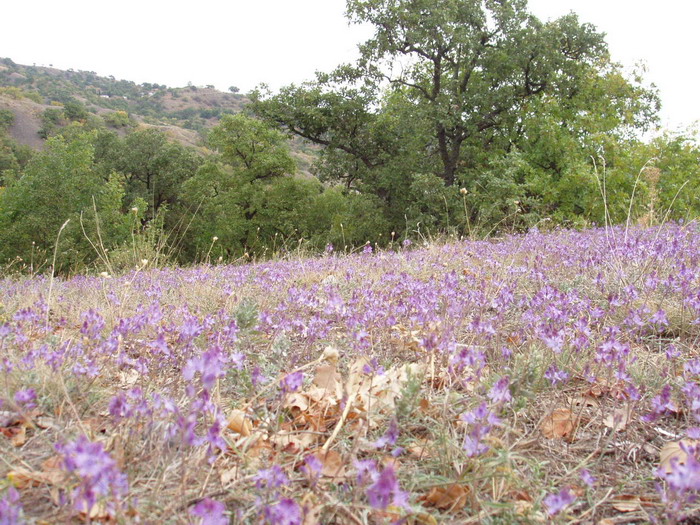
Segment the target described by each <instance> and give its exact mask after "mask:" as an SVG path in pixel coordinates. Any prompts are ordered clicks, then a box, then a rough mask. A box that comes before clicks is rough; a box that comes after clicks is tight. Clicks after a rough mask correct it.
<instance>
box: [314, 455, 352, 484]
mask: <svg viewBox="0 0 700 525" xmlns="http://www.w3.org/2000/svg"><path fill="white" fill-rule="evenodd" d="M313 455H314V456H316V459H318V460H319V461H320V462H321V465H322V467H321V475H322V476H326V477H328V478H339V477H344V476H345V474H346V462H345V461H344V460H343V457H342V456H341V455H340V454H339V453H338V452H336V451H335V450H323V449H318V450H316V451H314V452H313Z"/></svg>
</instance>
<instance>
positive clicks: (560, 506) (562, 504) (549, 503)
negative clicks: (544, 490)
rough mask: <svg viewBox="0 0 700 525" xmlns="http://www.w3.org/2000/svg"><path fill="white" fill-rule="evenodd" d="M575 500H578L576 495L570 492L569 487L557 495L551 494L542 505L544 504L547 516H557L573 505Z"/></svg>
mask: <svg viewBox="0 0 700 525" xmlns="http://www.w3.org/2000/svg"><path fill="white" fill-rule="evenodd" d="M574 500H576V496H575V495H574V493H573V492H571V490H569V489H568V488H567V487H564V488H563V489H561V490H560V491H559V492H557V493H555V494H550V495H549V496H547V497H546V498H544V500H543V501H542V503H544V506H545V509H546V511H547V514H549V515H550V516H555V515H556V514H559V513H560V512H561V511H562V510H564V509H565V508H566V507H568V506H569V505H571V504H572V503H573V502H574Z"/></svg>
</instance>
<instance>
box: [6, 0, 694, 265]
mask: <svg viewBox="0 0 700 525" xmlns="http://www.w3.org/2000/svg"><path fill="white" fill-rule="evenodd" d="M348 16H349V17H350V19H351V20H352V21H354V22H363V23H370V24H373V25H374V26H375V28H376V32H375V34H374V36H373V37H372V38H370V39H369V40H368V41H367V42H365V43H364V44H362V46H361V47H360V49H361V51H362V54H361V57H360V59H359V60H358V61H357V62H356V63H355V64H346V65H342V66H340V67H338V68H337V69H336V70H335V71H332V72H330V73H319V74H318V75H317V78H316V79H315V80H313V81H309V82H306V83H304V84H302V85H299V86H296V85H291V86H287V87H285V88H283V89H281V90H280V91H279V92H278V93H272V92H269V91H268V90H266V89H264V88H260V89H259V90H256V91H255V92H254V93H252V94H251V103H250V105H249V106H247V114H245V115H244V114H237V115H222V116H221V121H220V123H219V125H218V126H216V127H215V128H214V129H212V130H211V131H210V132H209V133H208V137H207V141H208V142H207V143H208V146H209V148H210V150H211V153H209V154H206V155H204V154H201V152H195V151H193V150H191V149H188V148H186V147H184V146H181V145H179V144H174V143H172V142H169V141H168V140H167V138H166V137H165V136H164V135H163V134H161V133H159V132H157V131H155V130H148V129H146V130H144V129H133V130H131V129H130V130H129V133H127V134H126V135H125V136H120V135H119V134H117V133H116V132H114V131H111V130H108V129H104V128H95V129H89V126H88V124H89V118H88V119H82V120H81V119H79V118H78V119H69V120H70V123H69V125H67V126H66V127H61V128H60V129H58V130H57V131H53V132H54V133H56V135H55V136H51V137H50V138H49V140H48V142H47V147H46V150H45V151H42V152H40V153H37V154H35V155H34V156H33V157H32V158H31V159H29V158H28V157H27V154H26V151H24V150H22V149H18V148H16V147H13V146H12V145H5V146H4V147H3V148H4V149H3V150H2V153H1V154H2V155H3V157H0V165H3V166H5V168H3V171H2V180H3V185H4V186H5V189H4V190H3V192H2V194H1V195H0V260H2V261H3V262H4V263H5V264H9V265H14V267H21V266H29V267H32V268H36V267H37V265H38V266H41V265H42V264H43V265H44V267H46V265H47V264H49V263H50V262H51V260H52V256H53V247H54V245H55V243H56V239H57V238H58V237H59V230H60V228H61V227H62V225H64V224H65V221H66V220H67V219H70V221H69V222H68V223H67V224H65V227H64V229H63V230H62V231H61V233H60V242H59V243H58V251H57V257H56V259H57V265H58V266H59V267H60V268H61V269H63V270H66V271H67V270H71V269H80V268H83V267H85V266H90V265H94V264H97V265H99V266H100V267H105V266H107V267H110V268H113V269H115V270H116V269H119V268H131V267H133V266H134V265H139V264H143V263H142V261H143V260H147V261H151V262H152V261H154V260H157V259H158V258H161V260H163V258H165V259H166V260H168V261H170V262H173V263H191V262H195V261H203V260H206V261H217V260H221V261H230V260H236V259H239V258H241V257H243V258H244V259H247V258H254V257H267V256H272V255H275V254H279V253H283V252H287V251H291V250H294V249H296V248H297V247H299V246H302V247H304V248H305V249H312V250H324V249H326V247H327V246H329V245H332V246H333V247H334V249H336V250H343V251H349V250H354V249H361V248H362V247H363V246H365V245H366V243H370V244H371V245H372V246H375V245H376V246H379V247H386V246H392V245H397V244H399V243H401V242H402V241H403V240H405V239H422V238H428V237H430V236H436V235H445V234H448V235H455V236H458V237H459V236H484V235H489V234H494V233H496V234H497V233H501V232H513V231H516V232H517V231H524V230H526V229H528V228H531V227H533V226H538V227H542V226H543V225H545V224H553V225H564V226H567V227H584V226H590V225H593V224H604V223H609V222H611V223H616V222H621V221H625V220H628V219H629V220H633V221H641V222H643V223H646V224H653V223H655V222H659V221H662V220H680V219H684V220H687V219H691V218H695V217H697V215H698V212H699V211H700V203H699V202H698V199H697V198H696V196H697V195H699V194H700V192H699V191H700V188H699V187H698V185H700V149H699V148H698V146H697V143H696V142H695V141H694V140H692V138H689V137H684V136H680V135H670V134H667V135H665V136H662V137H660V138H657V139H655V140H653V141H651V142H644V141H642V140H640V139H639V137H640V136H641V135H642V134H643V133H644V132H646V131H648V130H650V129H652V128H653V127H654V126H655V125H656V122H657V116H656V115H657V112H658V109H659V100H658V97H657V94H656V92H655V90H654V89H653V87H652V86H647V85H645V84H644V82H643V79H642V78H641V77H640V76H638V75H632V76H631V77H629V76H627V75H625V74H624V73H623V70H622V68H621V66H620V65H618V64H615V63H613V62H612V61H611V60H610V57H609V54H608V50H607V46H606V44H605V41H604V39H603V36H602V34H600V33H598V32H597V31H596V30H595V28H594V27H592V26H590V25H588V24H582V23H580V22H579V21H578V19H577V18H576V16H575V15H567V16H565V17H563V18H560V19H558V20H555V21H552V22H547V23H545V22H541V21H540V20H538V19H537V18H535V17H533V16H532V15H530V14H529V13H528V12H527V10H526V6H525V2H522V1H516V0H504V1H500V2H485V3H484V2H477V1H464V0H439V1H438V2H431V3H430V5H428V4H425V6H424V5H423V3H422V2H413V1H410V2H409V1H399V2H396V1H393V0H392V1H389V0H349V1H348ZM79 109H80V108H79V107H70V106H69V107H66V106H65V105H64V107H63V109H62V111H63V112H64V115H65V114H67V113H66V112H68V111H78V110H79ZM0 117H1V115H0ZM6 120H7V119H6ZM0 122H2V119H1V118H0ZM49 135H51V134H49ZM292 137H294V138H295V140H299V139H302V140H304V141H306V142H307V143H311V144H314V145H315V146H316V150H315V151H317V152H318V153H317V160H316V162H315V163H314V167H313V172H314V175H315V177H302V176H298V175H295V171H296V167H295V162H294V160H293V159H292V157H291V156H290V154H289V149H288V146H287V144H288V140H289V139H290V138H292ZM3 140H5V139H3ZM5 144H9V143H7V142H5ZM13 148H14V149H13ZM3 158H4V159H5V160H2V159H3ZM2 163H4V164H2ZM47 261H48V262H47Z"/></svg>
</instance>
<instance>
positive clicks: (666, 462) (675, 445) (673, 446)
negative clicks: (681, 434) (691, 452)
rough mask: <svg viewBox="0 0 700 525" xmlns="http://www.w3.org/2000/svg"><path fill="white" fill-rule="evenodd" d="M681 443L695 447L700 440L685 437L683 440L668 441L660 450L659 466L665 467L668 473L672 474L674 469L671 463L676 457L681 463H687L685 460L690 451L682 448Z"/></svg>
mask: <svg viewBox="0 0 700 525" xmlns="http://www.w3.org/2000/svg"><path fill="white" fill-rule="evenodd" d="M681 443H682V444H683V445H685V446H686V447H688V446H692V447H694V446H698V445H699V444H700V441H696V440H694V439H683V440H681V441H671V442H669V443H666V444H665V445H664V446H663V448H662V449H661V451H660V452H659V466H660V467H663V468H664V469H665V470H666V473H667V474H670V473H671V471H672V467H671V463H672V461H673V460H674V459H676V460H677V461H678V464H680V465H685V462H686V461H687V460H688V453H687V452H686V451H685V450H683V449H682V448H681Z"/></svg>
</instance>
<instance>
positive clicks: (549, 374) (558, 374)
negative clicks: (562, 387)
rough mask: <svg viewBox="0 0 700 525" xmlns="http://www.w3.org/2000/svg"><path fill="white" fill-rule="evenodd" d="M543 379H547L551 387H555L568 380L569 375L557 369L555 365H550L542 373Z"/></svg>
mask: <svg viewBox="0 0 700 525" xmlns="http://www.w3.org/2000/svg"><path fill="white" fill-rule="evenodd" d="M544 377H545V378H546V379H549V381H550V383H552V386H555V385H556V384H557V383H564V382H566V380H567V379H569V374H568V372H566V371H565V370H561V369H559V368H557V366H556V365H551V366H550V367H549V368H548V369H547V371H546V372H545V373H544Z"/></svg>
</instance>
